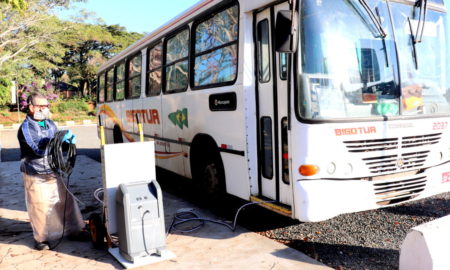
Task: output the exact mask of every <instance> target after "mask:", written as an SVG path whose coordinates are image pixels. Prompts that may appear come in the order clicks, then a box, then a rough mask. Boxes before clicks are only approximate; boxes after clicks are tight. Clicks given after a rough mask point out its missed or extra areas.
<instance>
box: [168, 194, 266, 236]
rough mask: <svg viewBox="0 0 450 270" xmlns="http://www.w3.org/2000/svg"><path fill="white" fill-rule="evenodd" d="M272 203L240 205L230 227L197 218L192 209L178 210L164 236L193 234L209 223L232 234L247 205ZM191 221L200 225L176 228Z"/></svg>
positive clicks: (211, 220) (222, 223)
mask: <svg viewBox="0 0 450 270" xmlns="http://www.w3.org/2000/svg"><path fill="white" fill-rule="evenodd" d="M272 202H274V201H262V202H250V203H246V204H244V205H242V206H241V207H239V209H238V210H237V212H236V215H235V216H234V222H233V225H230V224H228V223H225V222H222V221H219V220H214V219H209V218H201V217H199V216H198V215H197V214H196V213H195V212H194V211H193V210H192V209H187V210H186V209H179V210H178V211H177V212H176V213H175V216H174V218H173V220H172V224H170V227H169V230H168V231H167V233H166V236H167V235H168V234H169V233H170V232H171V231H172V230H175V231H178V232H182V233H188V232H193V231H196V230H198V229H200V228H201V227H202V226H203V225H204V224H205V222H211V223H216V224H219V225H223V226H225V227H227V228H228V229H230V230H231V231H232V232H234V231H235V230H236V226H237V219H238V216H239V213H240V212H241V210H242V209H244V208H245V207H247V206H249V205H255V204H261V203H272ZM193 221H198V222H200V224H197V225H195V226H193V227H191V228H188V229H180V228H177V226H179V225H181V224H184V223H188V222H193Z"/></svg>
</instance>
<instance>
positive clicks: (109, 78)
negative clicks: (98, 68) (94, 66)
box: [106, 68, 114, 102]
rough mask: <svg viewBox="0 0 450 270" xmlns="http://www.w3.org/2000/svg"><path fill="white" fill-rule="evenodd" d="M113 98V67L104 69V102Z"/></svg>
mask: <svg viewBox="0 0 450 270" xmlns="http://www.w3.org/2000/svg"><path fill="white" fill-rule="evenodd" d="M113 98H114V69H112V68H111V69H110V70H108V71H106V102H111V101H113Z"/></svg>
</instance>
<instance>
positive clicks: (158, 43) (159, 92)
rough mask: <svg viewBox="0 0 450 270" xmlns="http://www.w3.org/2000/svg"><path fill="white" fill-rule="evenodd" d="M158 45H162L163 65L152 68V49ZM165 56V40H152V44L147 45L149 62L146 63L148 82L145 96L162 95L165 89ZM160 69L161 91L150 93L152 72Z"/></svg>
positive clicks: (146, 79)
mask: <svg viewBox="0 0 450 270" xmlns="http://www.w3.org/2000/svg"><path fill="white" fill-rule="evenodd" d="M158 45H161V65H160V66H158V67H157V68H154V69H150V51H151V50H152V49H154V48H155V47H156V46H158ZM163 58H164V42H163V40H162V39H159V40H157V41H155V42H152V44H150V45H149V46H148V47H147V63H146V66H145V74H146V75H145V82H146V84H145V96H146V97H157V96H160V95H161V92H162V90H163V81H164V77H163V76H164V75H163V70H164V61H163ZM158 69H160V70H161V82H160V86H159V91H158V94H153V95H151V94H150V93H151V91H150V89H149V88H150V73H151V72H154V71H157V70H158Z"/></svg>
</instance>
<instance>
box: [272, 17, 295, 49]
mask: <svg viewBox="0 0 450 270" xmlns="http://www.w3.org/2000/svg"><path fill="white" fill-rule="evenodd" d="M293 15H294V16H293ZM297 18H298V16H297V12H295V13H294V14H292V11H290V10H280V11H279V12H278V14H277V20H276V25H275V50H276V51H277V52H283V53H294V52H295V51H296V50H297V42H298V38H297V37H298V34H297V33H298V31H297V25H298V23H297Z"/></svg>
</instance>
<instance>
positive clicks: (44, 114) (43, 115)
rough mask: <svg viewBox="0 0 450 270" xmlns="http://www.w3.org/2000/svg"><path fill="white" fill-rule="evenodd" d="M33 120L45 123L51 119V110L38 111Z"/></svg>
mask: <svg viewBox="0 0 450 270" xmlns="http://www.w3.org/2000/svg"><path fill="white" fill-rule="evenodd" d="M33 118H34V120H36V121H44V120H47V119H49V118H50V110H49V109H48V108H44V109H42V110H40V111H36V112H34V114H33Z"/></svg>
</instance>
